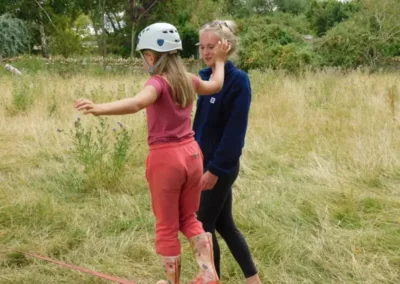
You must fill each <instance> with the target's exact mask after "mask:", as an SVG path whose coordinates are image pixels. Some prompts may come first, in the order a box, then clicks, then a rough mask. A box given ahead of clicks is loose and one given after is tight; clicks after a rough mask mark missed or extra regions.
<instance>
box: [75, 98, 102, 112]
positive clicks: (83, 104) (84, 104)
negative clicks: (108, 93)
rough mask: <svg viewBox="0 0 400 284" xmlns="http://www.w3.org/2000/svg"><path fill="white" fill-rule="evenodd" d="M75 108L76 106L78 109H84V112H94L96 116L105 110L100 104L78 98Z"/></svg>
mask: <svg viewBox="0 0 400 284" xmlns="http://www.w3.org/2000/svg"><path fill="white" fill-rule="evenodd" d="M74 108H76V109H77V110H78V111H82V112H83V114H93V115H95V116H98V115H101V114H102V112H103V108H102V107H101V106H100V105H98V104H95V103H93V102H92V101H90V100H87V99H78V100H76V101H75V103H74Z"/></svg>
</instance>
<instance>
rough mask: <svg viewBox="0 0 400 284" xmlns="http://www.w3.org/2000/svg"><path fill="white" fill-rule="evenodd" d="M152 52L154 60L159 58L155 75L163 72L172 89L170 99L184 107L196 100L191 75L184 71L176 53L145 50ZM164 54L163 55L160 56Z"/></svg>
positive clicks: (184, 68) (183, 66)
mask: <svg viewBox="0 0 400 284" xmlns="http://www.w3.org/2000/svg"><path fill="white" fill-rule="evenodd" d="M147 51H149V52H151V53H153V54H154V56H155V61H156V62H157V61H158V60H161V61H160V63H159V64H158V66H157V67H156V69H155V70H154V73H153V74H155V75H160V74H165V75H166V77H167V81H168V84H169V86H170V87H171V91H172V94H171V96H172V100H173V101H174V103H176V104H177V105H179V106H181V107H182V108H185V107H187V106H189V105H190V104H191V103H193V102H194V101H195V100H196V93H195V91H194V88H193V82H192V77H191V76H190V74H189V73H188V72H187V71H186V67H185V65H183V63H182V61H181V59H180V57H179V55H178V54H177V53H174V54H170V53H167V54H166V53H162V52H156V51H154V50H147ZM163 54H165V55H164V56H162V55H163Z"/></svg>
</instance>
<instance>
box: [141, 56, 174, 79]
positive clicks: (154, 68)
mask: <svg viewBox="0 0 400 284" xmlns="http://www.w3.org/2000/svg"><path fill="white" fill-rule="evenodd" d="M167 55H168V54H167V53H163V54H162V55H161V56H160V58H158V60H157V62H156V63H155V64H154V66H151V65H150V64H149V62H147V60H146V58H145V57H144V56H143V54H142V53H140V56H141V57H142V58H143V60H144V62H146V64H147V66H148V67H149V73H150V75H153V74H154V72H155V71H156V68H157V67H158V65H160V63H161V61H162V60H163V59H164V57H166V56H167Z"/></svg>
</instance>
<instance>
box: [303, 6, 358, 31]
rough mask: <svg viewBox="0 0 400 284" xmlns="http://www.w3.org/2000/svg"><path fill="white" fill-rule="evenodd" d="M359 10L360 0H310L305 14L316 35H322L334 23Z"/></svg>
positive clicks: (347, 17)
mask: <svg viewBox="0 0 400 284" xmlns="http://www.w3.org/2000/svg"><path fill="white" fill-rule="evenodd" d="M359 10H360V2H359V1H357V0H354V1H351V2H340V1H337V0H328V1H323V2H321V1H318V0H310V1H309V4H308V8H307V11H306V16H307V18H308V19H309V21H310V24H311V26H312V28H313V29H314V30H315V32H316V33H317V35H318V36H323V35H325V34H326V32H327V31H328V30H330V29H331V28H333V27H334V26H335V25H336V24H338V23H341V22H343V21H345V20H347V19H349V18H350V17H351V16H352V15H354V14H355V13H356V12H357V11H359Z"/></svg>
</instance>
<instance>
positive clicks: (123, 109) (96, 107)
mask: <svg viewBox="0 0 400 284" xmlns="http://www.w3.org/2000/svg"><path fill="white" fill-rule="evenodd" d="M156 100H157V91H156V88H155V87H153V86H150V85H148V86H145V87H144V88H143V89H142V90H141V91H140V92H139V93H138V94H137V95H136V96H134V97H133V98H127V99H122V100H119V101H115V102H111V103H104V104H95V103H93V102H92V101H90V100H87V99H78V100H76V101H75V103H74V108H76V109H77V110H78V111H82V112H83V113H84V114H93V115H95V116H98V115H122V114H132V113H136V112H138V111H140V110H141V109H143V108H146V107H148V106H149V105H151V104H153V103H154V102H155V101H156Z"/></svg>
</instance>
